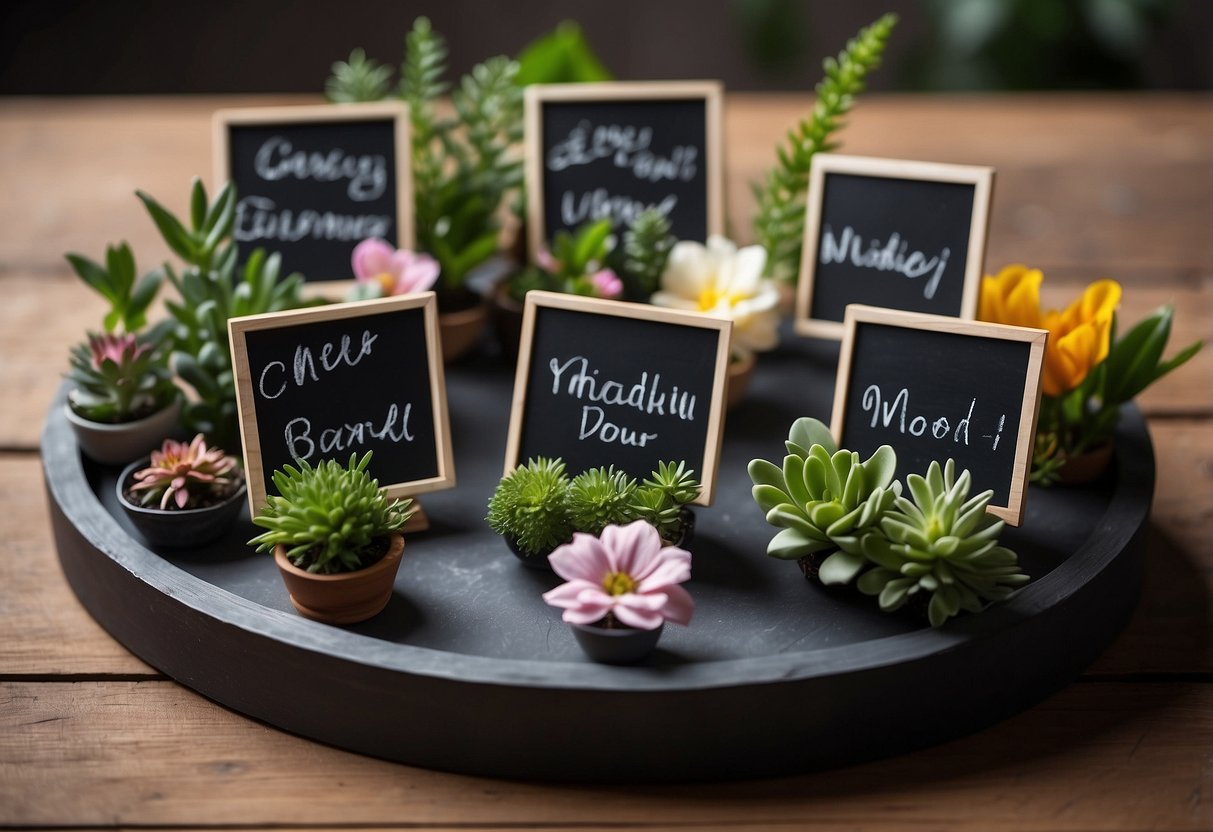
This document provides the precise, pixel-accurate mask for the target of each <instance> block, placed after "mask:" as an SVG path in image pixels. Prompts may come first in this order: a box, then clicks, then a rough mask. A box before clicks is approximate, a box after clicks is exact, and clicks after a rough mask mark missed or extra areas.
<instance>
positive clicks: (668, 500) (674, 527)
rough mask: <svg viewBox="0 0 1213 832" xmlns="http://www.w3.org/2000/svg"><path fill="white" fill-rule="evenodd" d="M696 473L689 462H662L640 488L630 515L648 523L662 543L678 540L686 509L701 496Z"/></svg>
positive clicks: (633, 498) (633, 501)
mask: <svg viewBox="0 0 1213 832" xmlns="http://www.w3.org/2000/svg"><path fill="white" fill-rule="evenodd" d="M693 474H694V472H693V471H690V470H688V469H687V466H686V463H685V462H676V463H675V462H658V463H657V470H656V471H654V472H653V473H652V474H651V475H650V476H649V478H648V479H646V480H644V482H642V483H641V484H640V485H639V486H638V487H637V488H636V492H635V494H634V495H633V496H632V505H631V515H630V516H631V517H634V518H638V519H640V520H645V521H648V523H649V524H651V525H652V526H654V527H655V528H656V529H657V531H658V532H660V533H661V538H662V540H665V541H666V542H668V543H670V542H674V541H676V540H677V539H678V536H679V535H680V534H681V532H682V525H683V518H682V509H683V507H684V506H685V505H686V504H687V503H689V502H691V501H692V500H694V499H695V498H696V497H698V496H699V481H698V480H696V479H695V478H694V476H692V475H693ZM615 522H623V521H622V520H617V521H615Z"/></svg>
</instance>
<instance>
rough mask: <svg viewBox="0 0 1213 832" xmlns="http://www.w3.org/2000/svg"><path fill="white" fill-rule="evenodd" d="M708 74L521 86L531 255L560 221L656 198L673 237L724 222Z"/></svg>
mask: <svg viewBox="0 0 1213 832" xmlns="http://www.w3.org/2000/svg"><path fill="white" fill-rule="evenodd" d="M721 98H722V90H721V86H720V84H719V82H716V81H685V82H671V83H657V82H637V83H608V84H555V85H534V86H530V87H527V90H526V152H527V166H526V175H527V194H528V195H529V199H530V202H529V209H528V231H529V236H530V239H529V244H530V249H531V257H532V258H534V257H535V254H536V252H538V251H539V250H540V248H542V247H544V246H546V245H549V244H550V241H551V239H552V237H553V235H555V233H556V232H557V231H559V230H561V229H564V230H569V231H572V230H574V229H576V228H578V227H580V226H581V225H583V224H585V223H586V222H590V221H592V220H596V219H600V218H602V217H608V216H609V217H611V218H613V219H614V220H615V223H616V227H617V228H619V229H622V228H623V227H625V226H626V225H627V224H628V222H629V221H630V220H631V219H632V218H633V217H634V216H635V215H636V214H638V213H640V211H642V210H644V209H645V208H649V207H657V208H659V209H660V210H661V211H662V212H663V213H665V214H666V216H668V217H669V219H670V223H671V231H672V233H673V234H674V236H675V237H677V238H678V239H680V240H698V241H700V242H702V241H704V240H706V239H707V237H708V235H710V234H720V233H722V232H723V229H724V213H723V212H724V206H723V196H722V184H721V182H722V156H721V149H720V147H721V132H722V131H721Z"/></svg>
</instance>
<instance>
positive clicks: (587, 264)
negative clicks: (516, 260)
mask: <svg viewBox="0 0 1213 832" xmlns="http://www.w3.org/2000/svg"><path fill="white" fill-rule="evenodd" d="M611 228H612V225H611V221H610V220H609V219H601V220H596V221H592V222H587V223H585V224H584V225H582V226H581V227H580V228H578V229H577V230H576V231H575V232H573V233H571V234H570V233H569V232H568V231H564V230H563V229H562V230H560V231H557V232H556V236H555V237H554V238H553V240H552V247H551V250H550V251H548V252H547V253H546V254H545V255H543V257H544V259H543V260H541V262H540V264H539V265H537V266H528V267H527V268H525V269H523V270H522V271H520V272H518V273H517V274H516V275H514V276H513V278H511V280H510V284H509V291H510V296H511V297H512V298H514V299H515V300H517V301H519V302H521V301H522V300H523V298H525V297H526V293H527V292H529V291H531V290H532V289H543V290H545V291H548V292H564V293H566V294H571V295H587V296H597V295H598V294H599V293H598V291H597V288H596V287H595V285H594V283H593V281H592V280H591V277H592V276H593V275H594V274H595V273H596V272H598V271H599V270H600V269H602V268H605V267H606V263H607V257H608V256H609V255H610V253H611V251H612V250H613V249H614V248H615V237H614V236H613V235H612V234H611Z"/></svg>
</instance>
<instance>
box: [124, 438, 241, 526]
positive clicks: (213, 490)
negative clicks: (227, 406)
mask: <svg viewBox="0 0 1213 832" xmlns="http://www.w3.org/2000/svg"><path fill="white" fill-rule="evenodd" d="M134 476H135V484H134V485H132V486H131V492H132V493H134V492H138V491H142V492H143V495H142V497H141V504H142V505H145V506H146V505H149V504H150V503H153V502H156V501H157V500H159V502H160V508H162V509H168V508H170V504H171V505H175V506H176V507H177V508H178V509H184V508H193V507H199V505H200V504H202V503H204V501H205V500H207V499H214V498H216V497H220V496H222V495H224V494H225V493H226V492H227V491H228V490H229V489H230V488H231V486H232V484H233V483H234V482H235V481H236V480H237V479H238V478H239V476H240V471H239V469H237V467H236V460H235V458H233V457H230V456H228V455H227V454H225V453H224V452H223V451H222V450H221V449H219V448H210V447H207V444H206V440H205V439H204V438H203V436H202V434H198V435H197V436H195V437H194V438H193V441H191V442H189V443H188V444H187V443H185V442H178V441H176V440H174V439H165V440H164V444H163V445H162V446H161V447H160V450H158V451H152V458H151V464H150V465H148V467H146V468H143V469H141V470H139V471H136V472H135V475H134Z"/></svg>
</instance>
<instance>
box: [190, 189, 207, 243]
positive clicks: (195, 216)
mask: <svg viewBox="0 0 1213 832" xmlns="http://www.w3.org/2000/svg"><path fill="white" fill-rule="evenodd" d="M190 224H191V225H192V226H193V228H194V230H195V231H201V230H202V229H203V227H204V225H205V224H206V187H205V186H204V185H203V184H202V180H201V179H199V178H197V177H194V184H193V187H192V188H190Z"/></svg>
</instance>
